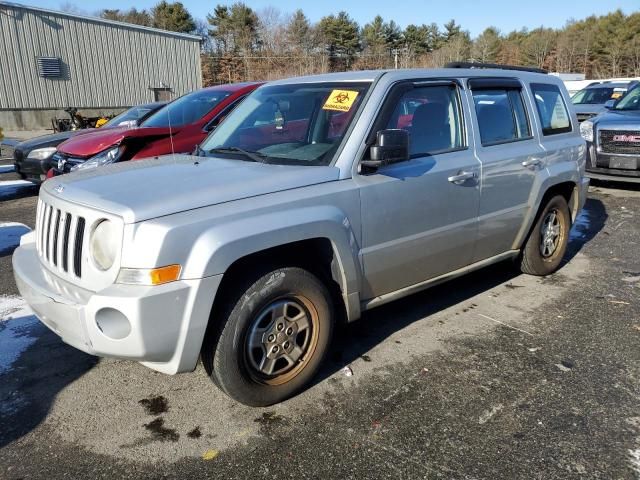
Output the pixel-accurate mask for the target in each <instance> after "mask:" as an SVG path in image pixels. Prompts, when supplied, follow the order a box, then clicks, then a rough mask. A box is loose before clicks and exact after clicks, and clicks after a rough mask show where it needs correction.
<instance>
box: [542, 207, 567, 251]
mask: <svg viewBox="0 0 640 480" xmlns="http://www.w3.org/2000/svg"><path fill="white" fill-rule="evenodd" d="M562 234H563V229H562V222H561V221H560V214H559V212H558V210H556V209H553V210H549V211H548V212H547V213H546V215H545V216H544V219H543V220H542V225H541V226H540V254H541V255H542V257H543V258H549V257H552V256H553V254H554V253H556V252H557V251H558V247H559V246H560V241H561V240H562Z"/></svg>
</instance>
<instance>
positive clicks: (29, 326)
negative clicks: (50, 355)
mask: <svg viewBox="0 0 640 480" xmlns="http://www.w3.org/2000/svg"><path fill="white" fill-rule="evenodd" d="M38 331H41V330H40V322H39V320H38V319H37V318H36V316H35V315H34V314H33V312H32V311H31V309H30V308H29V307H28V306H27V304H26V303H25V301H24V300H22V298H20V297H15V296H4V295H3V296H0V345H2V348H0V375H2V374H4V373H7V372H8V371H9V370H10V369H11V366H12V365H13V364H14V363H15V361H16V360H18V358H20V355H21V354H22V352H24V351H25V350H26V349H27V348H29V346H31V345H32V344H33V343H34V342H35V341H36V340H37V339H38V335H37V333H38Z"/></svg>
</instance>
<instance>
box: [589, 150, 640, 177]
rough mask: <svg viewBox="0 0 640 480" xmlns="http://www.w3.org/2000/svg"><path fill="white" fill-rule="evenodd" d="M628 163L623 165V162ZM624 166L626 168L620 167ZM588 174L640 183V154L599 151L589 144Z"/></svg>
mask: <svg viewBox="0 0 640 480" xmlns="http://www.w3.org/2000/svg"><path fill="white" fill-rule="evenodd" d="M625 163H626V164H628V166H627V165H623V164H625ZM621 166H624V167H626V168H620V167H621ZM586 175H587V176H588V177H589V178H592V179H596V180H615V181H622V182H633V183H640V155H637V156H636V155H615V154H611V153H603V152H598V151H597V149H596V147H595V145H594V144H592V143H589V144H588V148H587V164H586Z"/></svg>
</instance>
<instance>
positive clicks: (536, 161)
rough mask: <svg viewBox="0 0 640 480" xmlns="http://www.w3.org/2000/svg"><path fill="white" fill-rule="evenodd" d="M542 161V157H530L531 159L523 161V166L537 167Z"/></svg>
mask: <svg viewBox="0 0 640 480" xmlns="http://www.w3.org/2000/svg"><path fill="white" fill-rule="evenodd" d="M541 163H542V159H540V158H535V157H534V158H530V159H529V160H525V161H524V162H522V166H523V167H527V168H528V167H537V166H538V165H540V164H541Z"/></svg>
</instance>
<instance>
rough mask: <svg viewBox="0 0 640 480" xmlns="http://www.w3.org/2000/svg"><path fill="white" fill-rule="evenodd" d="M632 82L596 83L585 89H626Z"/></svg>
mask: <svg viewBox="0 0 640 480" xmlns="http://www.w3.org/2000/svg"><path fill="white" fill-rule="evenodd" d="M632 83H634V82H602V83H596V84H594V85H589V86H587V87H586V88H585V89H586V90H589V89H593V88H627V87H628V86H629V85H630V84H632Z"/></svg>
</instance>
